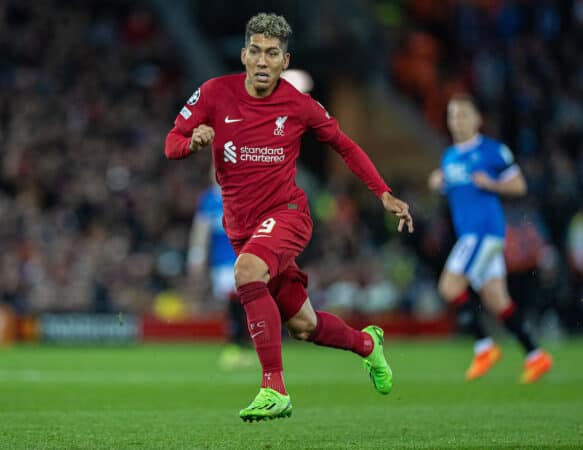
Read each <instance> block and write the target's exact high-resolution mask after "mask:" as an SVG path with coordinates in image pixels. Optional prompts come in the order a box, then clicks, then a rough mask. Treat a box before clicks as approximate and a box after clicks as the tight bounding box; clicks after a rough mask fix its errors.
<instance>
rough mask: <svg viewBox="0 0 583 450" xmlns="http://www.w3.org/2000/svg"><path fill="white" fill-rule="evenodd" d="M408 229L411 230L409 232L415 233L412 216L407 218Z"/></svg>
mask: <svg viewBox="0 0 583 450" xmlns="http://www.w3.org/2000/svg"><path fill="white" fill-rule="evenodd" d="M407 229H408V230H409V233H413V231H415V227H414V226H413V218H412V217H411V216H409V219H408V220H407Z"/></svg>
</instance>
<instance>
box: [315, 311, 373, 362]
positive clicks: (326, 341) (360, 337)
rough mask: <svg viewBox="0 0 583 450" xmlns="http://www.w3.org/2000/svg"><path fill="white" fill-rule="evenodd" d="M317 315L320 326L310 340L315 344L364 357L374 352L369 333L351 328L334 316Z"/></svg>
mask: <svg viewBox="0 0 583 450" xmlns="http://www.w3.org/2000/svg"><path fill="white" fill-rule="evenodd" d="M316 315H317V316H318V324H317V325H316V329H315V330H314V331H313V332H312V334H311V336H310V338H309V340H310V341H312V342H313V343H314V344H317V345H322V346H325V347H334V348H341V349H343V350H350V351H351V352H354V353H357V354H359V355H360V356H362V357H365V356H368V355H369V354H370V352H372V349H373V346H374V343H373V341H372V337H371V336H370V335H369V334H368V333H365V332H363V331H359V330H355V329H354V328H351V327H349V326H348V325H346V322H344V321H343V320H342V319H341V318H340V317H338V316H335V315H334V314H330V313H327V312H324V311H316Z"/></svg>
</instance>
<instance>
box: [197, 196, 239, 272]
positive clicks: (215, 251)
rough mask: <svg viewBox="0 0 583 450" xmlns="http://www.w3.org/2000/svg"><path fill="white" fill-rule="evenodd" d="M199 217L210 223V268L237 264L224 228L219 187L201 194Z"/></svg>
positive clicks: (198, 209)
mask: <svg viewBox="0 0 583 450" xmlns="http://www.w3.org/2000/svg"><path fill="white" fill-rule="evenodd" d="M196 214H197V216H198V217H205V218H206V219H207V220H208V221H209V222H210V224H211V225H210V243H209V246H210V247H209V248H210V250H209V257H208V262H209V266H211V267H216V266H222V265H227V264H229V265H234V264H235V259H236V256H235V252H234V251H233V247H232V246H231V242H230V241H229V238H228V237H227V234H226V233H225V229H224V227H223V198H222V197H221V191H220V188H219V187H218V186H212V187H210V188H208V189H207V190H206V191H204V192H203V193H202V194H201V197H200V201H199V204H198V208H197V210H196Z"/></svg>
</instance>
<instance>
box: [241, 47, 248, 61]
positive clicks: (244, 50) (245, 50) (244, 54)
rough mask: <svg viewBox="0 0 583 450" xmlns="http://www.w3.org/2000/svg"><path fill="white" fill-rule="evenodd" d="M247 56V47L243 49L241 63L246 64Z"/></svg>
mask: <svg viewBox="0 0 583 450" xmlns="http://www.w3.org/2000/svg"><path fill="white" fill-rule="evenodd" d="M246 56H247V47H243V48H242V49H241V63H242V64H243V65H245V57H246Z"/></svg>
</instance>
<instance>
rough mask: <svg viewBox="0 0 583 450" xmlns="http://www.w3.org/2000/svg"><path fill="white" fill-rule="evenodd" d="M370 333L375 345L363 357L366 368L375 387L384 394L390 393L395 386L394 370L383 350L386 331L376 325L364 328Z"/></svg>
mask: <svg viewBox="0 0 583 450" xmlns="http://www.w3.org/2000/svg"><path fill="white" fill-rule="evenodd" d="M362 331H364V332H365V333H367V334H370V336H371V337H372V341H373V343H374V347H373V349H372V352H371V353H370V355H368V356H367V357H366V358H364V359H363V364H364V368H365V369H366V370H367V372H368V375H369V376H370V379H371V381H372V384H373V385H374V388H375V389H376V390H377V391H378V392H380V393H381V394H383V395H388V394H389V393H390V392H391V389H392V388H393V372H392V371H391V368H390V367H389V364H388V363H387V360H386V359H385V354H384V352H383V342H384V340H385V339H384V335H385V333H384V331H383V330H382V329H381V328H379V327H377V326H374V325H369V326H368V327H365V328H363V329H362Z"/></svg>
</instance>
